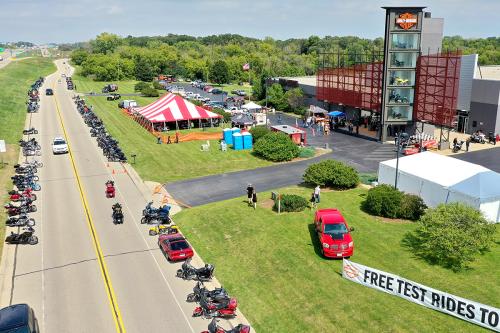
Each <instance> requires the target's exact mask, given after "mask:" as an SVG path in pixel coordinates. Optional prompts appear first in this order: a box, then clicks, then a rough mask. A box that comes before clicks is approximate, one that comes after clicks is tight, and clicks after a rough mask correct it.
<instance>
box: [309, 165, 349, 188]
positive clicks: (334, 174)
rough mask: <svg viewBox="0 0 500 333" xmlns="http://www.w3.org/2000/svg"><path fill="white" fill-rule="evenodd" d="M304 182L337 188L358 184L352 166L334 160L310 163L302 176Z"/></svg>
mask: <svg viewBox="0 0 500 333" xmlns="http://www.w3.org/2000/svg"><path fill="white" fill-rule="evenodd" d="M303 179H304V181H305V182H306V183H309V184H313V185H323V186H329V187H334V188H337V189H348V188H353V187H356V186H357V185H358V184H359V175H358V172H357V171H356V169H354V168H353V167H351V166H349V165H347V164H345V163H342V162H339V161H335V160H325V161H321V162H319V163H316V164H312V165H310V166H309V167H308V168H307V169H306V171H305V173H304V176H303Z"/></svg>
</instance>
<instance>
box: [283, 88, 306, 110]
mask: <svg viewBox="0 0 500 333" xmlns="http://www.w3.org/2000/svg"><path fill="white" fill-rule="evenodd" d="M285 99H286V101H287V103H288V105H289V107H290V111H293V112H295V111H296V110H298V109H299V108H300V107H301V106H303V105H304V92H303V91H302V89H300V88H293V89H290V90H288V91H287V92H286V93H285Z"/></svg>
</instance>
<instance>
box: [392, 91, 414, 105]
mask: <svg viewBox="0 0 500 333" xmlns="http://www.w3.org/2000/svg"><path fill="white" fill-rule="evenodd" d="M387 96H388V97H387V104H408V105H412V104H413V89H401V88H392V89H388V94H387Z"/></svg>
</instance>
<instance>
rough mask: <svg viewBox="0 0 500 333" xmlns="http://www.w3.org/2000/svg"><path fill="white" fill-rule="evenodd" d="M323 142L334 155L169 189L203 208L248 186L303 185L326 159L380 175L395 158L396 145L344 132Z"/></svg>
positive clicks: (180, 183)
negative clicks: (307, 175)
mask: <svg viewBox="0 0 500 333" xmlns="http://www.w3.org/2000/svg"><path fill="white" fill-rule="evenodd" d="M322 139H323V140H325V141H327V142H328V143H329V145H330V148H332V150H333V152H332V153H328V154H325V155H322V156H319V157H316V158H313V159H309V160H303V161H299V162H293V163H286V164H279V165H274V166H270V167H265V168H258V169H253V170H246V171H238V172H231V173H224V174H220V175H214V176H207V177H201V178H195V179H188V180H183V181H178V182H174V183H170V184H167V185H166V189H167V191H168V192H169V193H170V194H171V195H172V196H173V197H174V198H176V199H177V200H179V201H180V202H182V203H185V204H187V205H189V206H199V205H204V204H207V203H210V202H216V201H220V200H227V199H231V198H235V197H238V196H242V195H244V194H245V189H246V187H247V184H248V183H252V184H253V185H254V186H255V188H256V189H257V193H258V192H262V191H266V190H270V189H274V188H279V187H283V186H290V185H297V184H300V183H301V182H302V175H303V174H304V170H305V169H306V168H307V167H308V166H309V165H310V164H313V163H316V162H319V161H321V160H324V159H329V158H331V159H336V160H339V161H343V162H346V163H348V164H350V165H352V166H353V167H355V168H356V169H357V170H358V171H360V172H376V171H377V169H378V162H380V161H384V160H387V159H391V158H393V157H395V155H394V154H395V152H394V147H393V146H392V145H382V144H380V143H377V142H373V141H369V140H365V139H361V138H357V137H354V136H350V135H346V134H341V133H333V134H331V135H329V136H327V137H322ZM229 153H230V152H229Z"/></svg>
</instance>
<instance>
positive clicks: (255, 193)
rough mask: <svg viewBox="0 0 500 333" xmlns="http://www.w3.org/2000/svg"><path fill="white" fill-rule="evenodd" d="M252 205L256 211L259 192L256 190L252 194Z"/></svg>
mask: <svg viewBox="0 0 500 333" xmlns="http://www.w3.org/2000/svg"><path fill="white" fill-rule="evenodd" d="M252 205H253V209H254V210H255V209H257V192H255V190H254V191H253V193H252Z"/></svg>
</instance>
